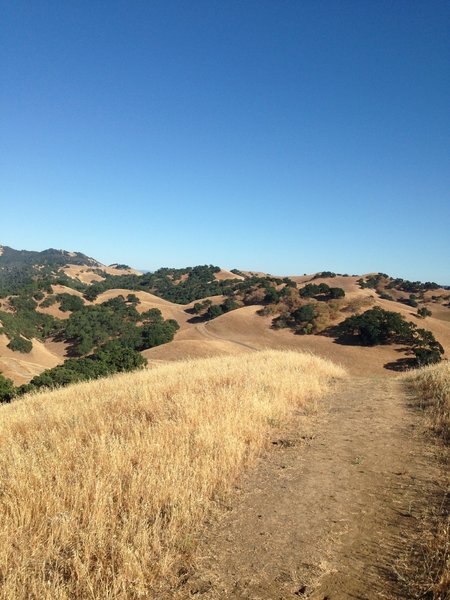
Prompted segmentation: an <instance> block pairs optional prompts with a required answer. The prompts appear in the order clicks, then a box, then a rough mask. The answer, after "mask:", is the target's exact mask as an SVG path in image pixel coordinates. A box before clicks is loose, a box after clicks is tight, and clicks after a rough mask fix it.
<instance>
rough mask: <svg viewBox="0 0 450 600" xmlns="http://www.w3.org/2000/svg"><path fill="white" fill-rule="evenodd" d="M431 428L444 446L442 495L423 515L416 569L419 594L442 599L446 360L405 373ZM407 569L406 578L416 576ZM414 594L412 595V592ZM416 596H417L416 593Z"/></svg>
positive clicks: (448, 520) (448, 559) (447, 512)
mask: <svg viewBox="0 0 450 600" xmlns="http://www.w3.org/2000/svg"><path fill="white" fill-rule="evenodd" d="M406 381H407V382H408V383H409V384H410V385H411V387H412V389H413V391H414V393H415V396H416V398H417V401H418V402H419V405H420V406H421V407H422V408H423V409H424V414H425V417H426V419H427V421H428V424H429V426H430V427H431V429H432V430H433V432H434V433H435V434H436V435H438V436H439V437H440V438H441V439H442V440H443V441H444V443H446V444H447V447H445V446H443V447H442V448H441V460H442V464H443V466H444V470H445V472H446V475H444V476H445V480H444V482H443V484H442V487H443V491H442V499H440V500H439V502H438V503H437V506H430V507H429V510H428V511H427V512H426V513H425V515H424V516H423V524H422V527H421V530H422V531H421V535H420V536H419V539H418V542H417V548H416V555H417V556H418V560H417V561H416V562H417V564H418V565H419V566H418V568H417V571H418V572H419V576H421V578H422V580H423V581H426V585H423V586H422V589H421V595H420V597H421V598H433V599H435V600H446V599H448V598H450V497H449V487H448V486H449V478H448V458H449V450H450V448H449V447H448V444H449V442H450V363H449V362H447V361H445V362H441V363H439V364H437V365H432V366H429V367H424V368H422V369H418V370H417V371H414V372H413V373H412V374H408V375H407V376H406ZM419 576H418V575H417V573H416V572H415V571H413V572H412V573H410V581H411V582H414V580H415V578H419ZM415 597H416V596H415ZM417 597H419V596H417Z"/></svg>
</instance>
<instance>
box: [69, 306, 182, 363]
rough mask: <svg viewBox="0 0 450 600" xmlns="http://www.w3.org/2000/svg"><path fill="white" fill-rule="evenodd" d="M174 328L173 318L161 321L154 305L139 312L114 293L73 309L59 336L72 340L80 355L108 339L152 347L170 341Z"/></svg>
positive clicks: (176, 327) (175, 327)
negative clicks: (92, 303) (100, 302)
mask: <svg viewBox="0 0 450 600" xmlns="http://www.w3.org/2000/svg"><path fill="white" fill-rule="evenodd" d="M138 324H141V325H140V326H139V325H138ZM178 328H179V326H178V323H177V322H176V321H174V320H172V319H169V320H167V321H165V320H164V319H163V317H162V315H161V311H159V310H158V309H157V308H152V309H150V310H148V311H146V312H144V313H142V314H139V313H138V311H137V310H136V308H135V305H134V304H131V305H130V303H129V302H127V301H126V300H125V299H124V298H123V296H117V297H115V298H111V299H110V300H107V301H106V302H103V303H102V304H99V305H98V306H83V307H82V309H81V310H78V311H76V312H73V313H72V314H71V315H70V317H69V319H68V320H67V321H66V324H65V327H64V329H63V331H62V332H61V334H60V337H62V338H63V339H66V340H67V341H69V342H70V343H71V344H72V352H73V353H74V354H75V355H76V356H83V355H85V354H88V353H89V352H91V351H92V350H93V349H94V348H96V347H98V346H100V345H103V344H105V343H106V342H108V341H110V340H112V339H116V340H120V342H121V343H122V344H123V345H125V346H127V347H129V348H133V349H134V350H145V349H147V348H153V346H158V345H159V344H165V343H166V342H170V341H172V340H173V337H174V335H175V332H176V331H177V329H178Z"/></svg>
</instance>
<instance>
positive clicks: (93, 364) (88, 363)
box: [18, 342, 147, 394]
mask: <svg viewBox="0 0 450 600" xmlns="http://www.w3.org/2000/svg"><path fill="white" fill-rule="evenodd" d="M146 363H147V361H146V359H145V358H144V357H143V356H142V355H141V354H140V353H139V352H137V351H136V350H133V349H132V348H127V347H126V346H123V345H122V344H120V343H119V342H109V343H107V344H105V345H104V346H102V347H101V348H99V349H98V351H97V352H96V353H95V354H92V355H90V356H88V357H86V358H80V359H73V358H71V359H69V360H66V361H65V363H64V364H62V365H59V366H57V367H54V368H53V369H48V370H47V371H44V372H43V373H41V374H40V375H37V376H36V377H34V378H33V379H32V380H31V381H30V383H29V384H27V385H24V386H21V387H20V388H18V393H19V394H24V393H27V392H29V391H32V390H35V389H39V388H55V387H61V386H65V385H69V384H71V383H78V382H80V381H86V380H88V379H98V378H99V377H106V376H107V375H112V374H113V373H119V372H123V371H133V370H135V369H138V368H140V367H142V366H144V365H145V364H146Z"/></svg>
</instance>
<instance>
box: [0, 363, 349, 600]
mask: <svg viewBox="0 0 450 600" xmlns="http://www.w3.org/2000/svg"><path fill="white" fill-rule="evenodd" d="M343 376H344V372H343V371H342V369H340V368H339V367H336V366H334V365H333V364H332V363H330V362H327V361H323V360H321V359H319V358H316V357H313V356H309V355H302V354H298V353H287V352H261V353H257V354H252V355H248V356H245V357H238V358H237V357H221V358H215V359H208V360H201V361H192V362H181V363H177V364H171V365H164V366H161V367H158V368H156V369H153V370H146V371H139V372H135V373H132V374H127V375H121V376H115V377H113V378H110V379H103V380H99V381H95V382H90V383H84V384H79V385H76V386H70V387H68V388H65V389H61V390H58V391H54V392H50V393H46V394H37V395H32V396H28V397H24V398H22V399H20V400H17V401H15V402H13V403H11V404H9V405H2V406H0V413H1V419H0V471H1V472H2V493H1V494H0V596H1V597H2V598H5V599H8V600H12V599H14V600H28V599H29V598H36V599H38V598H39V599H46V600H53V599H55V598H58V599H59V600H69V599H70V600H72V599H74V598H88V597H92V598H115V599H116V600H120V599H123V600H125V599H126V600H132V599H136V600H137V599H138V598H142V597H147V598H151V597H160V595H159V594H158V590H159V589H160V585H161V584H162V583H163V580H165V581H168V580H171V581H176V579H177V572H179V570H180V568H181V567H180V565H182V564H183V561H186V560H188V559H189V555H190V554H191V553H192V551H193V548H194V545H193V540H194V535H196V533H197V532H198V531H199V530H200V528H201V527H202V525H203V523H204V521H205V518H207V517H211V514H212V509H213V508H214V506H215V507H216V508H217V506H218V503H220V502H223V501H224V499H225V498H226V497H227V496H228V494H229V491H230V487H231V486H232V484H233V483H234V482H235V481H236V478H237V476H238V475H239V474H240V472H241V470H242V469H243V468H244V467H245V466H246V465H248V464H250V463H252V462H253V461H254V460H255V458H256V456H257V455H258V454H259V453H260V451H261V448H262V447H264V446H265V445H267V443H268V442H269V441H270V438H269V437H268V432H269V431H270V430H271V428H272V427H273V426H274V424H281V423H283V422H285V421H286V420H287V419H289V418H290V417H291V415H292V413H293V411H295V410H298V409H302V408H307V407H308V405H309V404H310V403H311V402H312V401H314V400H316V399H318V398H320V397H321V396H322V395H323V393H324V392H325V391H326V390H327V389H329V387H330V385H331V384H332V382H333V380H335V379H336V378H341V377H343ZM168 578H169V579H168Z"/></svg>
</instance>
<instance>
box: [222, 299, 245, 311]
mask: <svg viewBox="0 0 450 600" xmlns="http://www.w3.org/2000/svg"><path fill="white" fill-rule="evenodd" d="M220 307H221V308H222V311H223V312H230V311H231V310H236V309H237V308H239V307H240V304H239V303H238V302H236V300H233V298H227V299H226V300H225V302H223V303H222V304H221V305H220Z"/></svg>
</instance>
